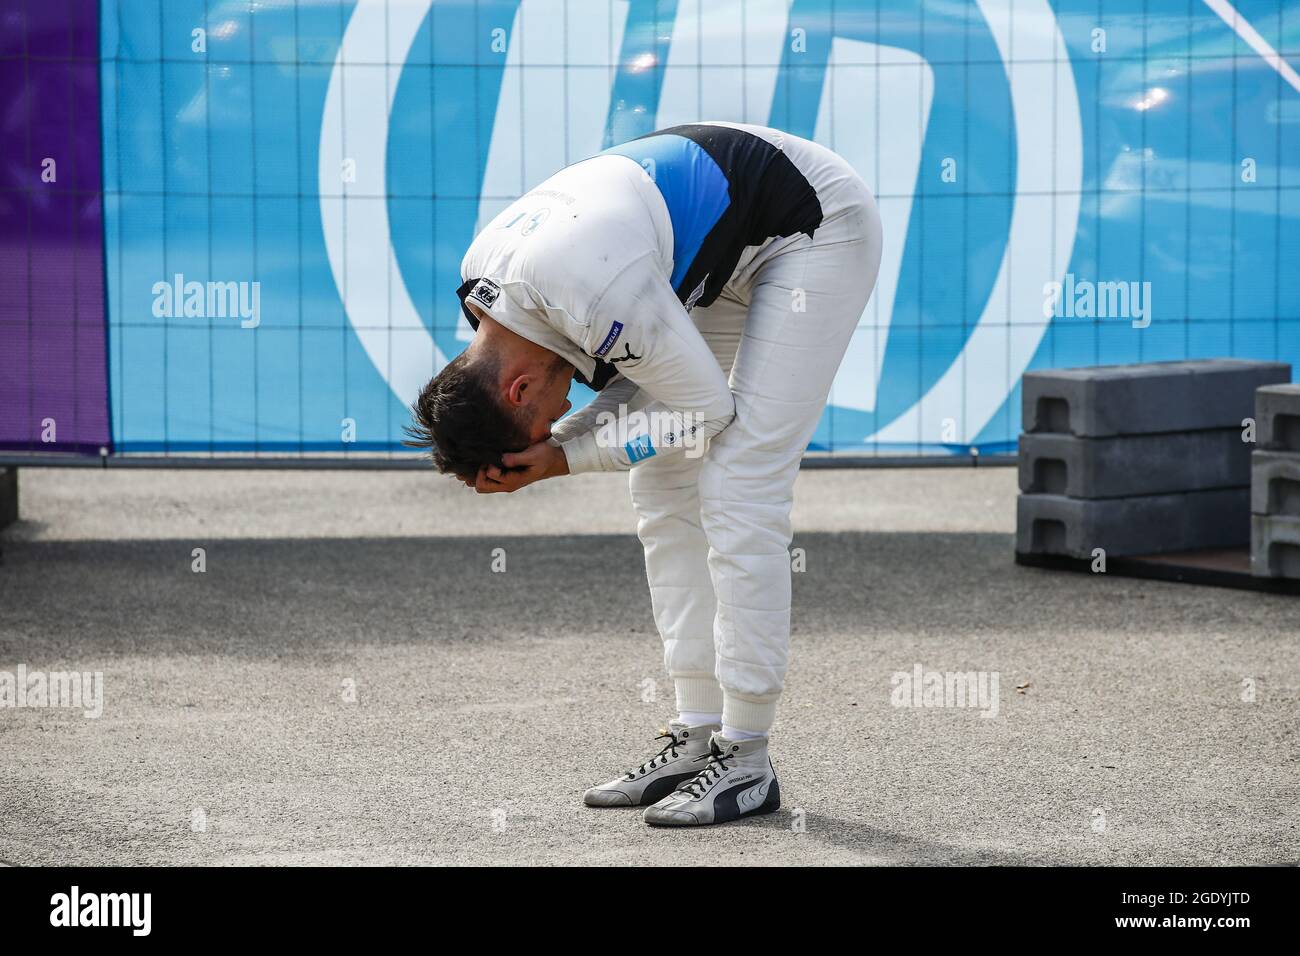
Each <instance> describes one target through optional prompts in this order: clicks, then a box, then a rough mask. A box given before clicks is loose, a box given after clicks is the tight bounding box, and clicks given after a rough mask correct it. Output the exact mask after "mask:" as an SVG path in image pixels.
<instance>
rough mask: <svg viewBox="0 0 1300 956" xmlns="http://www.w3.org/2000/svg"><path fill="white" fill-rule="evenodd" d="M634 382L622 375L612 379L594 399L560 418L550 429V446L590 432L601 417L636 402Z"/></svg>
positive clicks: (636, 389)
mask: <svg viewBox="0 0 1300 956" xmlns="http://www.w3.org/2000/svg"><path fill="white" fill-rule="evenodd" d="M639 391H640V389H638V388H637V385H636V382H633V381H632V380H631V379H628V378H625V377H623V376H622V375H619V376H617V377H616V378H614V379H612V380H611V381H610V383H609V384H608V385H606V386H605V387H604V388H603V389H602V390H601V391H599V392H597V393H596V397H595V398H594V399H592V400H591V401H590V402H589V403H588V404H587V405H585V406H583V407H582V408H580V409H578V411H576V412H574V413H573V414H572V415H569V416H567V417H565V418H561V419H560V420H559V421H558V422H556V423H555V427H554V428H552V429H551V444H552V445H562V444H563V443H564V442H566V441H568V440H569V439H571V438H575V437H577V436H578V435H581V434H583V433H585V432H589V431H592V430H593V429H594V428H595V427H596V423H597V421H598V420H599V419H600V417H601V416H602V415H605V414H611V415H616V414H618V408H619V406H620V405H631V404H632V403H633V402H634V401H636V397H637V392H639Z"/></svg>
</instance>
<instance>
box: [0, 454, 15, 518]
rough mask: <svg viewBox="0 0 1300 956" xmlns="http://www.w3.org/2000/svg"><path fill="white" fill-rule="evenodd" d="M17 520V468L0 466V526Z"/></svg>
mask: <svg viewBox="0 0 1300 956" xmlns="http://www.w3.org/2000/svg"><path fill="white" fill-rule="evenodd" d="M17 520H18V469H17V468H0V528H6V527H8V526H9V525H11V524H13V523H14V522H15V521H17Z"/></svg>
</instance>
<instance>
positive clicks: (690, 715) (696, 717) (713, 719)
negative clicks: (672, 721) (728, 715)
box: [677, 710, 722, 727]
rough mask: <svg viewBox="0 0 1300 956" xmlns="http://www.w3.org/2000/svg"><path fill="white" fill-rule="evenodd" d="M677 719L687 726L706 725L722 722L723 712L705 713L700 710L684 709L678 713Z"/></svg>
mask: <svg viewBox="0 0 1300 956" xmlns="http://www.w3.org/2000/svg"><path fill="white" fill-rule="evenodd" d="M677 719H678V720H680V721H681V722H682V723H683V724H685V725H686V726H687V727H706V726H709V725H711V724H720V723H722V715H721V714H704V713H700V712H699V711H698V710H683V711H682V712H681V713H680V714H678V715H677Z"/></svg>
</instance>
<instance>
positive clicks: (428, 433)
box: [402, 352, 528, 481]
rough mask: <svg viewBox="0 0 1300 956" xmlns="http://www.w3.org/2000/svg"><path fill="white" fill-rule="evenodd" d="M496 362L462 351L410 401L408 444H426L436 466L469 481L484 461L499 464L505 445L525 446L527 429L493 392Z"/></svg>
mask: <svg viewBox="0 0 1300 956" xmlns="http://www.w3.org/2000/svg"><path fill="white" fill-rule="evenodd" d="M499 371H500V362H499V361H496V360H495V359H494V358H493V357H491V356H487V357H484V358H481V359H479V360H478V361H471V360H470V359H469V353H468V352H461V353H460V355H457V356H456V357H455V358H454V359H452V360H451V361H450V362H448V363H447V365H446V367H444V368H443V370H442V371H441V372H439V373H438V374H437V375H435V376H434V377H433V378H431V379H430V380H429V384H427V385H425V386H424V388H423V389H422V390H421V391H420V397H419V398H417V399H416V400H415V402H414V403H413V404H412V405H411V414H412V415H413V416H414V418H415V421H414V423H413V424H411V425H407V426H406V429H405V431H406V434H407V435H409V436H410V438H409V439H407V440H406V441H404V442H402V444H404V445H408V446H410V447H412V448H428V449H430V451H431V452H432V454H433V465H434V467H435V468H437V469H438V471H440V472H443V473H444V474H445V473H447V472H453V473H454V474H456V475H457V476H458V477H461V478H467V479H469V480H470V481H473V480H474V478H475V476H476V475H478V471H479V468H480V467H482V466H483V465H497V466H498V467H500V465H501V456H502V454H504V453H505V452H508V451H523V450H524V449H525V448H527V447H528V434H527V432H526V431H525V430H524V429H523V428H522V427H521V426H520V423H519V422H518V421H517V420H516V419H515V417H514V416H513V415H511V414H510V412H508V411H507V410H506V409H505V408H504V407H503V406H502V404H501V401H500V398H499V397H498V395H497V394H496V382H497V375H498V372H499Z"/></svg>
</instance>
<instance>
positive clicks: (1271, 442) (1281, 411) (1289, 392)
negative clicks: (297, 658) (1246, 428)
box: [1255, 385, 1300, 454]
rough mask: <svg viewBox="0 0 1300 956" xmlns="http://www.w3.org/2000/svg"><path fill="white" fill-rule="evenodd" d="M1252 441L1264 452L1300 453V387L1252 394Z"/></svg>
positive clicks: (1278, 387)
mask: <svg viewBox="0 0 1300 956" xmlns="http://www.w3.org/2000/svg"><path fill="white" fill-rule="evenodd" d="M1255 442H1256V443H1257V444H1258V445H1259V447H1260V448H1263V449H1265V450H1267V451H1290V452H1296V453H1297V454H1300V385H1265V386H1263V387H1262V388H1259V389H1257V390H1256V391H1255Z"/></svg>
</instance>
